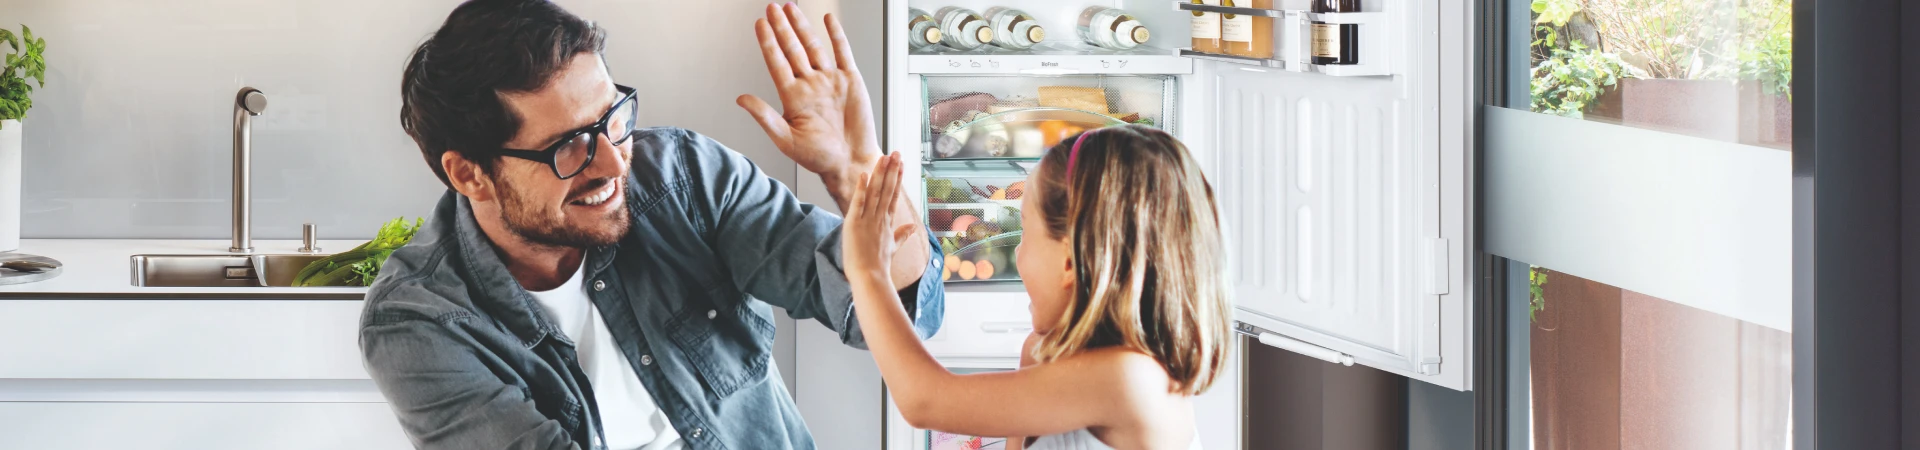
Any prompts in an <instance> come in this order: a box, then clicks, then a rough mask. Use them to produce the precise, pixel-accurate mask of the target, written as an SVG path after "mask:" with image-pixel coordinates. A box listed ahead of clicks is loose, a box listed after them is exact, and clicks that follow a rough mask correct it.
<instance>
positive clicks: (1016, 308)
mask: <svg viewBox="0 0 1920 450" xmlns="http://www.w3.org/2000/svg"><path fill="white" fill-rule="evenodd" d="M943 322H944V323H943V324H942V325H941V326H940V332H938V333H935V334H934V335H933V337H932V338H928V339H927V340H926V345H927V351H928V352H929V353H932V354H933V356H934V358H937V359H940V360H941V361H948V362H951V361H969V362H980V361H992V362H995V363H996V364H1000V365H1005V366H1006V367H1008V368H1012V367H1014V366H1017V365H1018V364H1019V360H1020V344H1022V343H1024V342H1025V341H1026V339H1027V334H1028V333H1030V332H1032V331H1033V315H1032V313H1030V312H1028V311H1027V293H1026V291H1025V290H1024V289H1023V288H1022V287H1021V285H1020V284H1019V283H1004V284H992V285H969V286H956V287H954V288H950V289H948V290H947V315H946V319H945V320H944V321H943Z"/></svg>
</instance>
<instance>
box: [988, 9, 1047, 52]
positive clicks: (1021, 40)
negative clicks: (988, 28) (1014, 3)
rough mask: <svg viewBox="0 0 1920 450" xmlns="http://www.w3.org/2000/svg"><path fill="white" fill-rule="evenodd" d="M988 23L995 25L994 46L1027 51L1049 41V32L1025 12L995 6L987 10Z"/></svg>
mask: <svg viewBox="0 0 1920 450" xmlns="http://www.w3.org/2000/svg"><path fill="white" fill-rule="evenodd" d="M987 23H990V24H993V45H995V46H999V47H1000V48H1004V49H1008V50H1026V49H1029V48H1033V45H1034V44H1038V43H1040V41H1044V40H1046V39H1047V30H1046V29H1045V28H1041V27H1040V22H1038V21H1035V20H1033V16H1030V15H1027V13H1026V12H1025V11H1021V10H1018V9H1013V8H1008V7H1004V6H995V7H992V8H988V9H987Z"/></svg>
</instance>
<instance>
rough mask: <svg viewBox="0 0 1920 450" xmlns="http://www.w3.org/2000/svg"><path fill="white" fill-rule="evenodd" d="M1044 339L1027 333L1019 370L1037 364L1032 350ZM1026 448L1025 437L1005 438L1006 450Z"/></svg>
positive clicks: (1024, 449) (1021, 352)
mask: <svg viewBox="0 0 1920 450" xmlns="http://www.w3.org/2000/svg"><path fill="white" fill-rule="evenodd" d="M1045 337H1046V335H1043V334H1039V333H1027V339H1026V342H1021V343H1020V368H1021V369H1026V368H1028V367H1033V366H1034V365H1036V364H1038V363H1039V362H1038V361H1034V360H1033V348H1034V347H1036V346H1039V345H1040V339H1042V338H1045ZM1026 448H1027V437H1026V436H1007V450H1026Z"/></svg>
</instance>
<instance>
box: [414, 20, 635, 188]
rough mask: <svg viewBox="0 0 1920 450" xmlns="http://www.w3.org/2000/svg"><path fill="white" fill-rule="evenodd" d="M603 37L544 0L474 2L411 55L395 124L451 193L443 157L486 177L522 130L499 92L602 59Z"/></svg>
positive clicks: (541, 82)
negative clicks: (463, 161) (579, 61)
mask: <svg viewBox="0 0 1920 450" xmlns="http://www.w3.org/2000/svg"><path fill="white" fill-rule="evenodd" d="M605 47H606V32H605V31H604V30H601V29H600V27H599V26H596V25H594V24H593V22H588V21H586V20H584V19H581V18H580V17H579V16H575V15H573V13H569V12H567V11H566V10H564V9H560V6H559V5H555V4H553V3H552V2H550V1H548V0H473V1H469V2H466V3H464V4H461V5H460V6H459V7H458V8H454V10H453V14H450V15H448V16H447V22H446V23H445V24H442V25H441V26H440V30H439V31H435V32H434V33H433V36H432V37H429V38H427V41H426V42H423V43H421V44H420V47H419V48H417V49H414V51H413V57H412V58H410V59H409V61H408V62H407V69H406V72H405V74H404V75H403V79H402V80H401V83H400V99H401V100H400V101H401V103H400V126H401V127H402V128H405V129H406V130H407V135H409V136H412V137H413V141H414V142H415V143H417V144H419V145H420V154H421V156H422V157H424V158H426V160H427V167H431V168H433V174H434V175H437V176H439V177H440V182H441V183H446V184H447V186H448V187H449V188H451V187H452V186H453V183H452V182H450V181H448V179H447V170H446V168H445V167H441V165H440V156H441V155H442V154H444V153H446V152H447V151H449V150H452V151H467V153H464V154H463V155H462V156H467V157H468V158H469V159H472V160H473V161H474V162H475V163H477V164H479V165H480V168H481V169H482V170H485V171H486V172H487V173H488V174H491V173H493V165H494V163H495V162H497V161H498V160H499V156H498V155H493V154H490V153H478V154H476V153H475V151H486V150H491V149H497V148H500V146H502V145H504V144H505V143H506V142H507V140H509V139H513V135H514V134H515V133H518V132H519V130H520V118H519V117H515V116H514V114H513V113H512V112H510V111H508V110H507V105H506V103H505V102H503V101H502V100H501V94H506V93H518V92H531V91H534V90H538V89H540V88H541V87H543V86H545V85H546V84H547V82H548V81H549V80H551V79H552V78H553V76H554V74H555V73H558V72H559V71H560V69H561V68H563V67H565V66H566V65H567V64H568V62H570V61H572V60H573V57H574V56H575V55H579V54H581V53H586V52H593V53H594V54H596V55H597V54H599V53H600V52H601V51H602V50H603V49H605Z"/></svg>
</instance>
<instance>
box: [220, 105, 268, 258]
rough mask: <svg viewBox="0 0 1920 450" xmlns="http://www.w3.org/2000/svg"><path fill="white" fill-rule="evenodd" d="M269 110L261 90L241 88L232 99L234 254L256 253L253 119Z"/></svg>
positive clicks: (232, 248) (231, 248) (230, 250)
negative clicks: (254, 248)
mask: <svg viewBox="0 0 1920 450" xmlns="http://www.w3.org/2000/svg"><path fill="white" fill-rule="evenodd" d="M266 110H267V94H264V93H261V92H260V90H259V89H254V88H251V87H243V88H240V94H239V95H237V96H235V97H234V99H233V246H232V247H228V248H227V251H229V252H233V253H253V164H252V161H251V159H253V116H258V115H260V113H262V112H265V111H266Z"/></svg>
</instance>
